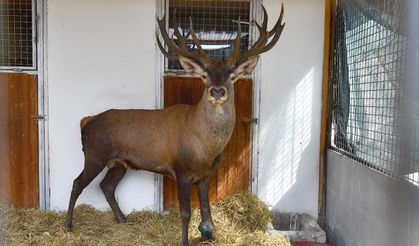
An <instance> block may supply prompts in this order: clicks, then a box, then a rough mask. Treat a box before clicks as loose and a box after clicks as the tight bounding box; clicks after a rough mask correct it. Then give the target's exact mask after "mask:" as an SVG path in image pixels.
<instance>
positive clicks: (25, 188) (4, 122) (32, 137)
mask: <svg viewBox="0 0 419 246" xmlns="http://www.w3.org/2000/svg"><path fill="white" fill-rule="evenodd" d="M37 91H38V83H37V76H36V75H30V74H21V73H0V198H2V199H6V200H8V201H10V202H12V204H13V205H14V206H15V207H32V208H36V207H38V206H39V202H38V201H39V188H38V182H39V181H38V177H39V174H38V124H37V121H36V119H35V118H34V116H36V115H37V112H38V92H37Z"/></svg>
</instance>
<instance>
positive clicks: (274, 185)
mask: <svg viewBox="0 0 419 246" xmlns="http://www.w3.org/2000/svg"><path fill="white" fill-rule="evenodd" d="M313 85H314V68H311V69H310V70H309V71H308V72H307V73H306V75H305V76H304V77H303V78H302V79H301V80H300V81H299V83H298V84H297V86H296V87H295V88H294V89H293V90H291V92H290V93H289V96H288V97H287V98H286V102H287V104H286V106H285V107H283V108H282V109H281V110H280V111H279V112H277V113H275V114H271V116H270V117H269V118H268V119H267V120H266V121H265V122H266V123H265V124H264V125H263V126H262V128H261V130H260V134H261V137H260V139H261V142H260V148H261V149H263V151H264V152H267V153H275V155H274V156H273V157H272V158H271V161H270V163H265V164H264V166H265V168H264V170H263V171H264V173H259V177H266V179H261V178H260V179H259V183H260V184H261V185H259V196H260V198H261V199H262V200H263V201H265V202H267V203H268V204H269V205H270V206H273V207H277V206H278V204H280V203H286V202H287V193H294V194H293V196H295V192H290V191H291V190H292V189H295V187H294V186H296V185H297V186H298V183H297V180H299V179H300V178H304V175H301V168H302V167H301V164H302V163H304V162H303V160H305V159H308V158H310V153H305V152H306V149H307V147H308V146H309V144H310V141H311V138H312V135H311V134H312V118H313V115H312V113H313V112H312V111H313V108H312V107H313ZM273 131H274V132H273ZM275 131H276V132H275ZM269 136H277V137H276V138H273V137H269ZM308 161H312V160H308ZM316 189H317V187H316ZM297 193H298V191H297ZM303 196H304V195H303V194H301V197H302V198H301V199H304V197H303ZM293 200H294V203H295V198H294V199H293ZM291 206H292V205H291Z"/></svg>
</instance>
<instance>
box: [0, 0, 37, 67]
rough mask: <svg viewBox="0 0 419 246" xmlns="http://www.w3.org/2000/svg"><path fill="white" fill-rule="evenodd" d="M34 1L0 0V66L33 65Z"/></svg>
mask: <svg viewBox="0 0 419 246" xmlns="http://www.w3.org/2000/svg"><path fill="white" fill-rule="evenodd" d="M33 10H34V3H33V1H32V0H0V68H23V69H24V68H33V67H34V64H35V62H34V60H35V59H34V51H35V48H34V47H35V45H34V21H33V20H34V17H33V15H34V11H33Z"/></svg>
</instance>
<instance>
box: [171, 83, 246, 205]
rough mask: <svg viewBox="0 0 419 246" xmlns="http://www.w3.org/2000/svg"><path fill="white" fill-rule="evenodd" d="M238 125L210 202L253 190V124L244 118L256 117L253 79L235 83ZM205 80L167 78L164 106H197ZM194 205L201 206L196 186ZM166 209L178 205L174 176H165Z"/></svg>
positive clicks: (215, 175) (213, 184)
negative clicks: (251, 184)
mask: <svg viewBox="0 0 419 246" xmlns="http://www.w3.org/2000/svg"><path fill="white" fill-rule="evenodd" d="M234 87H235V88H234V91H235V107H236V125H235V128H234V132H233V135H232V137H231V139H230V142H229V144H228V145H227V147H226V150H225V152H224V159H223V161H222V162H221V164H220V166H219V168H218V169H217V171H216V172H214V173H213V174H212V176H211V184H210V195H209V196H210V201H211V203H215V202H217V201H218V200H220V199H221V198H222V197H224V196H226V195H231V194H235V193H239V192H246V191H250V180H251V170H252V167H251V151H252V149H251V148H252V147H251V140H252V136H251V128H252V127H251V125H249V124H245V123H244V122H243V120H244V119H247V118H251V117H252V93H253V92H252V80H245V79H242V80H239V81H237V82H236V83H235V86H234ZM204 88H205V87H204V84H203V83H202V81H201V79H198V78H189V77H166V78H165V80H164V106H165V107H168V106H170V105H174V104H181V103H182V104H190V105H196V104H197V103H198V102H199V100H200V99H201V97H202V94H203V92H204ZM191 201H192V204H191V205H192V207H196V208H197V207H199V199H198V191H197V189H196V187H195V185H194V187H193V189H192V199H191ZM163 204H164V208H165V209H167V208H173V207H177V206H178V199H177V190H176V184H175V182H174V181H172V180H171V179H169V178H167V177H164V179H163Z"/></svg>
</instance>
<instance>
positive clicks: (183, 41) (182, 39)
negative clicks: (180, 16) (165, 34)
mask: <svg viewBox="0 0 419 246" xmlns="http://www.w3.org/2000/svg"><path fill="white" fill-rule="evenodd" d="M176 12H177V9H175V10H174V11H173V14H172V22H173V29H174V34H175V36H176V38H177V39H178V40H179V44H180V47H181V48H182V49H188V46H186V40H187V39H188V37H189V32H188V34H186V36H183V35H182V34H181V33H180V32H179V26H178V24H177V21H176Z"/></svg>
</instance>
